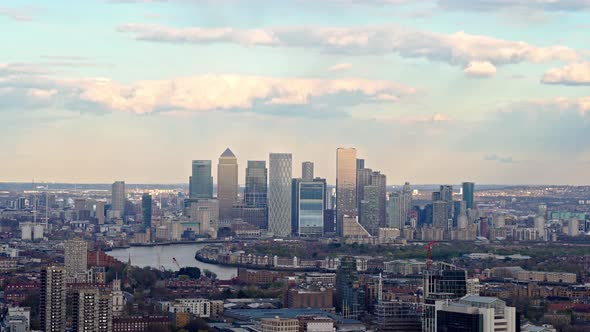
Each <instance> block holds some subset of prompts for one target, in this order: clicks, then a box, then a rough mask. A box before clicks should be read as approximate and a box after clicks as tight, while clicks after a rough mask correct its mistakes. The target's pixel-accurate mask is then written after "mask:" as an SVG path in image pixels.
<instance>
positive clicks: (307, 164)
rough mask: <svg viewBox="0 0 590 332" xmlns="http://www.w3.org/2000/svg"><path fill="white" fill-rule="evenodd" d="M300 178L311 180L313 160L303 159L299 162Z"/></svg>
mask: <svg viewBox="0 0 590 332" xmlns="http://www.w3.org/2000/svg"><path fill="white" fill-rule="evenodd" d="M301 179H302V180H303V181H312V180H313V162H311V161H304V162H303V163H301Z"/></svg>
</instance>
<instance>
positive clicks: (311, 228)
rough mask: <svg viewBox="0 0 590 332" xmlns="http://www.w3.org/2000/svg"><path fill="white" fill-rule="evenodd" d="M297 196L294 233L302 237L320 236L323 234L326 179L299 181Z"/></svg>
mask: <svg viewBox="0 0 590 332" xmlns="http://www.w3.org/2000/svg"><path fill="white" fill-rule="evenodd" d="M297 197H298V198H299V199H298V201H297V210H298V213H297V216H298V220H297V230H296V233H297V234H298V235H299V236H304V237H321V236H322V235H324V211H325V204H326V180H325V179H314V180H313V181H301V182H299V185H298V190H297Z"/></svg>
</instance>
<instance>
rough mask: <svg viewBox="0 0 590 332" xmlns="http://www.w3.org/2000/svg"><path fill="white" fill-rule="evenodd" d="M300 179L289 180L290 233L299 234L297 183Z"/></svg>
mask: <svg viewBox="0 0 590 332" xmlns="http://www.w3.org/2000/svg"><path fill="white" fill-rule="evenodd" d="M301 182H302V180H301V179H292V180H291V233H292V234H293V235H299V233H298V230H299V184H300V183H301Z"/></svg>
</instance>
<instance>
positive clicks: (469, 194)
mask: <svg viewBox="0 0 590 332" xmlns="http://www.w3.org/2000/svg"><path fill="white" fill-rule="evenodd" d="M474 191H475V183H473V182H463V201H464V202H465V205H466V206H465V207H466V208H467V209H473V208H474V206H473V192H474Z"/></svg>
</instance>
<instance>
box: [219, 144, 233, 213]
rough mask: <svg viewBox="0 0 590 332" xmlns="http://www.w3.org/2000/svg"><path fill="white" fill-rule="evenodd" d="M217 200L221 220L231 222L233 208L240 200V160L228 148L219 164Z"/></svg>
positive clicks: (220, 157)
mask: <svg viewBox="0 0 590 332" xmlns="http://www.w3.org/2000/svg"><path fill="white" fill-rule="evenodd" d="M217 199H218V200H219V219H220V220H230V219H231V218H232V207H233V205H234V204H235V203H236V201H237V200H238V158H236V156H235V155H234V153H233V152H232V151H231V150H230V149H229V148H228V149H226V150H225V151H224V152H223V153H222V154H221V156H219V163H218V164H217Z"/></svg>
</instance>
